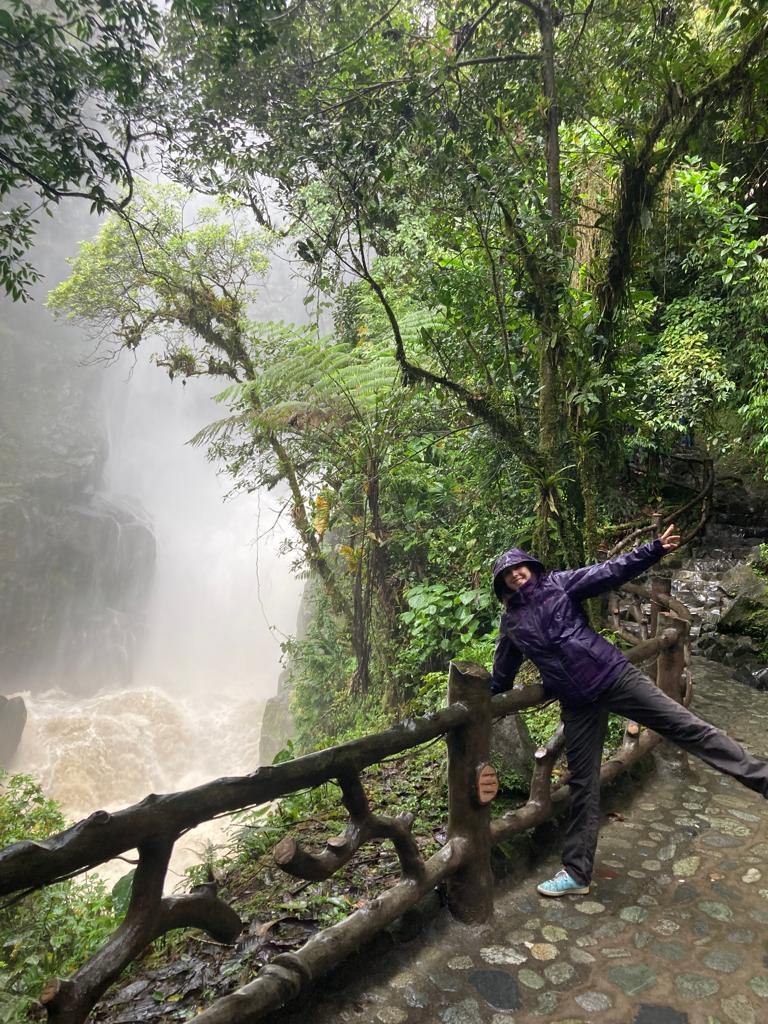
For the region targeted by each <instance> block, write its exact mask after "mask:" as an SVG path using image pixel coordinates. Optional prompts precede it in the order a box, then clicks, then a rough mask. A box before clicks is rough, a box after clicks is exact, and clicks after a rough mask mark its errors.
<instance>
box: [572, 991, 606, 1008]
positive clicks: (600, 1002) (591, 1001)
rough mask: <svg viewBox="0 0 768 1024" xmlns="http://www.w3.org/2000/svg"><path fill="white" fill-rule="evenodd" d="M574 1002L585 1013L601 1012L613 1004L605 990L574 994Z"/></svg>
mask: <svg viewBox="0 0 768 1024" xmlns="http://www.w3.org/2000/svg"><path fill="white" fill-rule="evenodd" d="M576 1002H577V1003H578V1004H579V1006H580V1007H581V1008H582V1010H586V1011H587V1013H602V1012H603V1010H610V1008H611V1007H612V1006H613V1000H612V999H611V997H610V996H607V995H606V994H605V992H582V994H581V995H580V996H576Z"/></svg>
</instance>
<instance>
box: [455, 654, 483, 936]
mask: <svg viewBox="0 0 768 1024" xmlns="http://www.w3.org/2000/svg"><path fill="white" fill-rule="evenodd" d="M448 701H449V704H455V703H457V702H460V703H462V704H464V705H465V707H467V708H469V711H470V715H469V719H468V721H467V722H466V724H465V725H462V726H459V727H458V728H456V729H453V730H451V732H449V733H448V735H447V737H446V741H447V744H448V838H449V840H456V839H458V840H460V841H461V842H462V844H463V845H464V847H465V849H466V855H465V857H464V858H463V860H462V865H461V867H460V868H459V869H458V870H457V871H456V872H455V874H454V875H453V876H452V877H451V878H449V879H448V907H449V909H450V911H451V913H452V914H453V915H454V917H456V918H458V920H460V921H464V922H466V923H468V924H473V923H474V924H476V923H480V922H483V921H487V920H488V919H489V918H490V917H491V915H492V914H493V874H492V872H491V807H490V802H487V803H486V802H483V801H484V800H485V797H484V796H483V797H481V795H480V791H479V788H478V787H479V783H480V776H481V773H482V772H483V769H484V768H486V766H487V765H488V758H489V756H490V744H491V691H490V676H489V675H488V673H487V672H486V670H485V669H484V668H481V666H480V665H474V664H472V663H471V662H467V661H453V662H451V667H450V669H449V672H448ZM486 775H487V772H486Z"/></svg>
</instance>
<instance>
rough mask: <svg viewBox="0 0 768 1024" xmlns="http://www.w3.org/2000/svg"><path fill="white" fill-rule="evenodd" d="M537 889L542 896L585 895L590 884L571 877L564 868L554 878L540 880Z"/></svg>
mask: <svg viewBox="0 0 768 1024" xmlns="http://www.w3.org/2000/svg"><path fill="white" fill-rule="evenodd" d="M536 891H537V892H540V893H541V895H542V896H583V895H584V894H585V893H588V892H589V885H581V884H580V883H579V882H577V881H576V879H575V878H571V876H570V875H569V874H568V872H567V871H566V870H565V868H563V869H562V870H560V871H558V872H557V874H556V875H555V877H554V878H548V879H547V880H546V882H539V884H538V885H537V886H536Z"/></svg>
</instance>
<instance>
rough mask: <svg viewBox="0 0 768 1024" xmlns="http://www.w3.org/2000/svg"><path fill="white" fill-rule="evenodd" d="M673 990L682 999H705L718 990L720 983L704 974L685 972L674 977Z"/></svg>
mask: <svg viewBox="0 0 768 1024" xmlns="http://www.w3.org/2000/svg"><path fill="white" fill-rule="evenodd" d="M675 988H676V989H677V991H678V994H679V995H680V996H681V997H682V998H683V999H706V998H707V997H708V996H713V995H714V994H715V992H717V991H718V990H719V989H720V983H719V982H718V981H716V980H715V979H714V978H710V977H709V976H708V975H706V974H694V973H692V972H690V973H689V972H686V973H683V974H677V975H675Z"/></svg>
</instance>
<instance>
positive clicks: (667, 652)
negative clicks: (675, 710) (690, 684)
mask: <svg viewBox="0 0 768 1024" xmlns="http://www.w3.org/2000/svg"><path fill="white" fill-rule="evenodd" d="M688 628H689V623H688V622H686V620H685V619H679V618H678V617H677V616H676V615H672V614H670V613H669V612H659V614H658V621H657V630H658V632H659V635H664V634H666V633H667V631H668V630H674V631H675V632H676V633H677V639H676V640H675V642H674V643H672V644H669V645H662V647H661V648H660V650H659V656H658V658H657V660H656V685H657V686H658V687H659V689H660V690H662V691H663V692H664V693H666V694H667V695H668V696H669V697H672V698H673V700H676V701H678V703H682V702H683V699H684V697H685V646H686V643H687V638H688Z"/></svg>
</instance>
